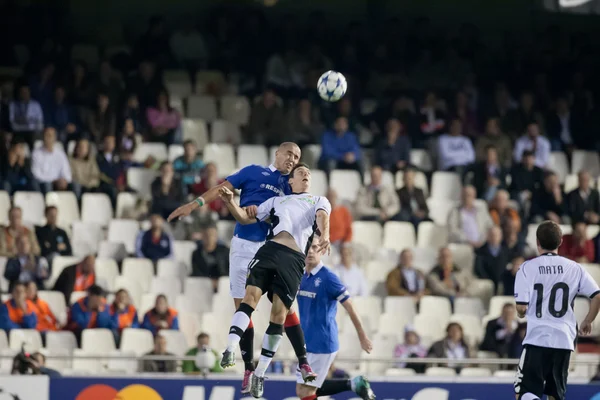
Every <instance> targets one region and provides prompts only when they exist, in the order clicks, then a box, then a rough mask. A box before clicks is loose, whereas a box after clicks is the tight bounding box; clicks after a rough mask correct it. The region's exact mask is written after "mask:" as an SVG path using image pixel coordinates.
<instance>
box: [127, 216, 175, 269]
mask: <svg viewBox="0 0 600 400" xmlns="http://www.w3.org/2000/svg"><path fill="white" fill-rule="evenodd" d="M164 223H165V221H164V219H163V218H162V217H161V216H160V215H157V214H152V215H151V216H150V229H148V230H147V231H142V232H140V233H139V235H138V237H137V241H136V245H135V255H136V257H140V258H149V259H150V260H152V261H153V262H156V261H158V260H160V259H161V258H173V238H172V237H171V235H170V234H168V233H167V232H165V231H164V229H163V227H164Z"/></svg>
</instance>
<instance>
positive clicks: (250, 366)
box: [240, 322, 254, 371]
mask: <svg viewBox="0 0 600 400" xmlns="http://www.w3.org/2000/svg"><path fill="white" fill-rule="evenodd" d="M240 350H241V351H242V359H243V360H244V367H245V369H246V371H254V327H253V326H252V322H250V326H249V327H248V329H246V331H245V332H244V334H243V335H242V339H241V340H240Z"/></svg>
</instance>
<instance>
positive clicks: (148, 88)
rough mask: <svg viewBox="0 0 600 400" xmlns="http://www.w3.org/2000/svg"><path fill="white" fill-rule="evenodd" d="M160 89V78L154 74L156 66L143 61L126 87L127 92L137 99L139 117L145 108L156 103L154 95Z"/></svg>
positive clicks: (149, 61)
mask: <svg viewBox="0 0 600 400" xmlns="http://www.w3.org/2000/svg"><path fill="white" fill-rule="evenodd" d="M161 88H162V83H161V81H160V78H159V77H158V75H157V74H156V65H155V64H154V62H152V61H151V60H143V61H142V62H140V64H139V66H138V71H137V74H135V75H134V76H133V77H132V78H131V80H130V81H129V83H128V85H127V92H128V93H131V94H135V95H136V96H137V99H138V103H139V109H140V112H141V115H145V113H146V108H148V107H149V106H150V105H151V104H153V103H154V102H155V101H156V95H157V94H158V92H159V91H160V90H161Z"/></svg>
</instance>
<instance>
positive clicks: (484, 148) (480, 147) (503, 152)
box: [475, 118, 513, 168]
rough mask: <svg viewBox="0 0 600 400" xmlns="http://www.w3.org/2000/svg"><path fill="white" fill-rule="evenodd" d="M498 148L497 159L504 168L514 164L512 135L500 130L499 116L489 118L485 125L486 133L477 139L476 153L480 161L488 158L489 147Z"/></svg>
mask: <svg viewBox="0 0 600 400" xmlns="http://www.w3.org/2000/svg"><path fill="white" fill-rule="evenodd" d="M490 146H492V147H494V148H495V149H496V153H497V159H498V162H499V163H500V165H501V166H502V167H504V168H508V167H510V165H511V164H512V150H513V148H512V144H511V142H510V137H508V135H506V134H505V133H503V132H502V131H501V130H500V125H499V124H498V118H489V119H488V120H487V123H486V125H485V134H484V135H483V136H480V137H479V138H478V139H477V142H476V146H475V153H476V156H477V160H478V161H484V160H486V159H487V155H488V154H487V153H488V148H489V147H490Z"/></svg>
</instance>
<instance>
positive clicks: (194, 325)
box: [177, 309, 200, 347]
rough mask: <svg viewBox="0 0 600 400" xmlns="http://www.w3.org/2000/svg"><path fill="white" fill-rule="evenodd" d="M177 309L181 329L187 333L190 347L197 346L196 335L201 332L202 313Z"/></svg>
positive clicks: (186, 337) (186, 336) (187, 341)
mask: <svg viewBox="0 0 600 400" xmlns="http://www.w3.org/2000/svg"><path fill="white" fill-rule="evenodd" d="M177 311H178V314H177V315H178V317H179V330H181V332H183V334H184V335H185V339H186V343H187V345H188V347H193V346H196V337H197V336H198V334H199V333H200V315H199V314H195V313H191V312H187V311H181V310H179V309H178V310H177Z"/></svg>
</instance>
